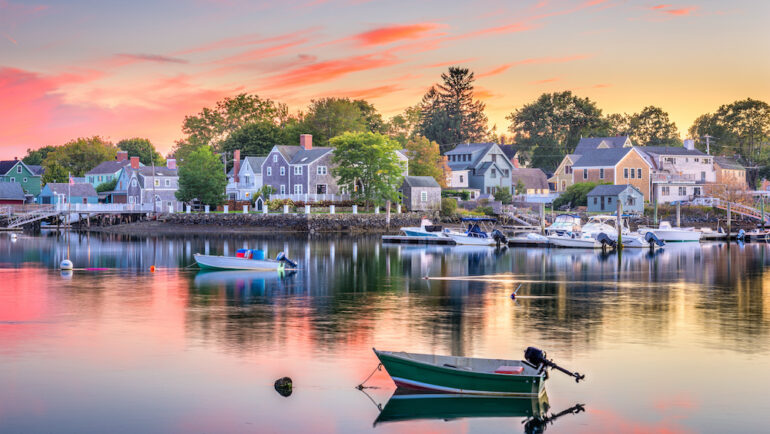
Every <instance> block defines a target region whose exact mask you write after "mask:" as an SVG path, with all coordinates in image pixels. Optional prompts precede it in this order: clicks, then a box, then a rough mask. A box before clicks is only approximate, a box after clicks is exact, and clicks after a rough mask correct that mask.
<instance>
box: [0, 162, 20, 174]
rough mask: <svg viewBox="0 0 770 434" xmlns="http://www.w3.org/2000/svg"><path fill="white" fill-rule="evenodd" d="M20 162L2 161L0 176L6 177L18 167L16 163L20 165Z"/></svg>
mask: <svg viewBox="0 0 770 434" xmlns="http://www.w3.org/2000/svg"><path fill="white" fill-rule="evenodd" d="M19 162H20V161H19V160H2V161H0V175H5V174H6V173H8V171H9V170H11V169H13V166H15V165H16V163H19Z"/></svg>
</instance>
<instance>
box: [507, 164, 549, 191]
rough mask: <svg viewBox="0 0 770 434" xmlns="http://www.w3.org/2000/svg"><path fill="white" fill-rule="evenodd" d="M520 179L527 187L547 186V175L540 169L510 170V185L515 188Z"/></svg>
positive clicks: (541, 187)
mask: <svg viewBox="0 0 770 434" xmlns="http://www.w3.org/2000/svg"><path fill="white" fill-rule="evenodd" d="M519 180H521V181H522V182H523V183H524V186H525V187H527V188H537V189H543V188H548V177H547V176H546V175H545V172H543V171H542V170H540V169H534V168H533V169H525V168H521V169H513V171H511V185H513V186H514V188H516V184H517V183H518V182H519Z"/></svg>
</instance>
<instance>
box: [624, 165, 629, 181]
mask: <svg viewBox="0 0 770 434" xmlns="http://www.w3.org/2000/svg"><path fill="white" fill-rule="evenodd" d="M623 178H626V179H628V167H626V168H624V169H623Z"/></svg>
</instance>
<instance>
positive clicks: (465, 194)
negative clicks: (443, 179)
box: [441, 190, 471, 200]
mask: <svg viewBox="0 0 770 434" xmlns="http://www.w3.org/2000/svg"><path fill="white" fill-rule="evenodd" d="M441 197H459V198H460V199H462V200H471V192H470V191H465V190H462V191H458V190H441Z"/></svg>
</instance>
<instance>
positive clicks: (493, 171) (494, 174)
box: [490, 169, 497, 178]
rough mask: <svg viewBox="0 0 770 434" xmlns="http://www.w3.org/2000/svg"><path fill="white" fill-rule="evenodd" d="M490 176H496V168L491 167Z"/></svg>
mask: <svg viewBox="0 0 770 434" xmlns="http://www.w3.org/2000/svg"><path fill="white" fill-rule="evenodd" d="M490 176H491V177H492V178H497V170H495V169H492V172H491V175H490Z"/></svg>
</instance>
